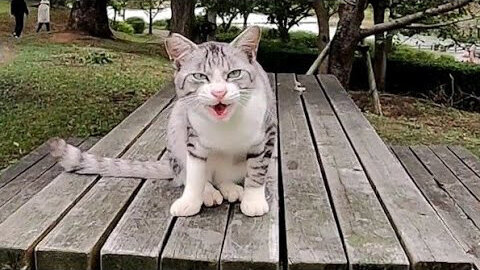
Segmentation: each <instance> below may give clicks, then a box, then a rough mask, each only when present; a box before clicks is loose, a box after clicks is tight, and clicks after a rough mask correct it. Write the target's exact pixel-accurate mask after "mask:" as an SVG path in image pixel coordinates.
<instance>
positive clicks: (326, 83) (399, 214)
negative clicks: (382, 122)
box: [319, 75, 472, 270]
mask: <svg viewBox="0 0 480 270" xmlns="http://www.w3.org/2000/svg"><path fill="white" fill-rule="evenodd" d="M319 79H320V82H321V84H322V86H323V89H324V90H325V93H326V95H327V97H328V98H329V100H330V101H331V103H332V105H333V108H334V110H335V111H336V114H337V117H338V118H339V120H340V122H341V124H342V127H343V128H344V130H345V133H346V135H347V137H348V138H349V140H350V142H351V143H352V146H353V148H354V150H355V152H356V153H357V155H358V157H359V160H360V162H361V163H362V165H363V167H364V169H365V172H366V173H367V176H368V177H369V179H370V181H371V183H372V184H373V186H374V188H375V189H376V192H377V193H378V194H379V196H380V198H381V202H382V205H383V206H384V208H385V209H386V211H388V215H389V217H390V219H391V220H392V222H393V224H394V227H395V229H396V230H397V233H398V235H400V236H401V240H402V243H403V245H404V247H405V249H406V252H407V255H408V256H409V258H410V262H411V263H412V264H413V268H414V269H431V268H435V269H458V270H461V269H471V267H472V266H471V264H470V263H469V261H470V260H469V258H467V257H466V255H465V254H464V253H463V251H462V249H461V248H460V247H459V246H458V244H457V243H456V242H455V240H454V239H453V238H452V237H451V235H450V234H449V232H448V230H447V228H445V226H444V225H443V223H442V221H441V220H440V218H439V217H438V215H437V214H436V213H435V211H434V210H433V208H432V207H431V206H430V204H429V203H428V202H427V200H426V199H425V198H424V197H423V196H422V194H421V193H420V191H419V190H418V189H417V187H416V186H415V184H414V183H413V182H412V180H411V179H410V177H409V175H408V174H407V173H406V171H405V170H404V168H403V167H402V165H401V164H400V162H399V161H398V160H397V159H396V158H395V157H394V156H393V155H392V153H391V152H390V150H389V149H388V148H387V147H386V145H385V144H384V143H383V141H382V140H381V139H380V137H379V136H378V134H377V133H376V132H375V130H374V129H373V127H372V126H371V125H370V123H369V122H368V120H367V119H366V118H365V117H364V116H363V115H362V113H361V112H360V110H359V109H358V108H357V107H356V106H355V104H354V102H353V101H352V100H351V99H350V98H349V97H348V94H347V93H346V92H345V90H344V89H343V88H342V87H341V85H340V83H339V82H338V80H337V79H336V78H335V77H333V76H328V75H322V76H319Z"/></svg>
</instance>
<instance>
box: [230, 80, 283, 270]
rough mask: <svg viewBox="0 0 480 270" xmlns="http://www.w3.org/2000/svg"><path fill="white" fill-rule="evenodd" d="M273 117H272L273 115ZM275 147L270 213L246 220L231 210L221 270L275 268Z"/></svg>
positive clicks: (270, 191)
mask: <svg viewBox="0 0 480 270" xmlns="http://www.w3.org/2000/svg"><path fill="white" fill-rule="evenodd" d="M268 76H269V79H270V85H271V86H272V89H273V91H276V87H275V86H276V83H275V76H274V74H271V73H270V74H268ZM275 117H276V114H275ZM277 148H278V147H277V144H275V148H274V151H273V155H272V160H271V163H270V165H269V168H268V175H269V182H268V184H267V190H268V192H267V194H268V195H267V196H268V203H269V206H270V211H269V212H268V214H266V215H264V216H262V217H256V218H251V217H247V216H245V215H244V214H242V212H241V211H240V207H239V205H238V204H237V205H235V207H234V208H233V214H232V216H231V217H230V221H229V224H230V225H229V226H228V229H227V234H226V235H225V243H224V246H223V251H222V260H221V263H222V269H223V270H241V269H278V267H279V256H280V251H279V245H280V243H279V241H280V238H279V228H278V226H279V217H278V211H279V210H278V149H277Z"/></svg>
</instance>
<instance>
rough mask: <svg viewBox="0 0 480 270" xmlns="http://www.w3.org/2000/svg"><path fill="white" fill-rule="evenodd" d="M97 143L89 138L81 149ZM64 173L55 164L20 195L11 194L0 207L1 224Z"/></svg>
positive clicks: (29, 184) (93, 138) (28, 185)
mask: <svg viewBox="0 0 480 270" xmlns="http://www.w3.org/2000/svg"><path fill="white" fill-rule="evenodd" d="M97 142H98V138H96V137H89V138H88V139H87V140H85V141H84V142H83V143H82V144H81V145H80V146H79V148H80V149H81V150H82V151H87V150H88V149H90V148H91V147H92V146H93V145H94V144H95V143H97ZM62 171H63V169H62V167H61V166H60V165H59V164H55V165H54V166H53V167H51V168H50V169H48V170H47V171H46V172H44V173H43V174H42V175H40V176H39V177H38V178H37V179H33V180H32V181H31V183H26V184H25V186H23V187H21V190H20V191H19V192H18V193H16V194H11V196H10V198H9V200H8V201H7V202H6V203H5V204H4V205H2V206H1V207H0V223H2V222H3V221H4V220H5V219H6V218H7V217H8V216H10V215H11V214H12V213H14V212H15V211H16V210H17V209H18V208H20V206H22V205H24V204H25V203H26V202H27V201H28V200H30V199H31V198H32V197H33V196H34V195H35V194H37V193H38V192H39V191H40V190H42V189H43V188H44V187H45V186H47V185H48V184H49V183H50V182H52V181H53V179H55V177H57V176H58V175H60V174H61V173H62Z"/></svg>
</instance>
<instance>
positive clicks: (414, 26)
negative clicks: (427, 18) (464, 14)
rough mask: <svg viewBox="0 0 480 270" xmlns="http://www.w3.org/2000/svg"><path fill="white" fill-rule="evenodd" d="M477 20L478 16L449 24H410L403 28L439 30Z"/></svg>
mask: <svg viewBox="0 0 480 270" xmlns="http://www.w3.org/2000/svg"><path fill="white" fill-rule="evenodd" d="M477 18H480V16H474V17H471V18H465V19H460V20H454V21H449V22H442V23H434V24H422V23H412V24H410V25H407V26H406V27H405V28H407V29H434V28H440V27H444V26H449V25H452V24H457V23H461V22H467V21H471V20H475V19H477Z"/></svg>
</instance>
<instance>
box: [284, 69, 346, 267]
mask: <svg viewBox="0 0 480 270" xmlns="http://www.w3.org/2000/svg"><path fill="white" fill-rule="evenodd" d="M293 76H294V75H293V74H277V90H278V115H279V135H280V138H279V144H280V161H281V177H282V182H283V191H284V194H283V196H284V198H285V199H284V203H285V227H286V240H287V247H286V248H287V257H288V264H289V268H290V269H292V270H295V269H325V268H328V269H346V267H347V260H346V258H345V252H344V249H343V245H342V241H341V239H340V234H339V232H338V228H337V224H336V222H335V218H334V215H333V213H332V210H331V205H330V202H329V198H328V194H327V191H326V188H325V185H324V181H323V179H322V174H321V170H320V166H319V164H318V161H317V158H316V154H315V149H314V147H313V144H312V138H311V137H310V132H309V130H308V126H307V121H306V118H305V114H304V111H303V108H302V104H301V100H300V96H299V94H298V93H297V92H294V90H293V89H294V77H293Z"/></svg>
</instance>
